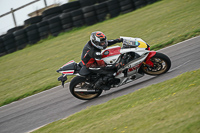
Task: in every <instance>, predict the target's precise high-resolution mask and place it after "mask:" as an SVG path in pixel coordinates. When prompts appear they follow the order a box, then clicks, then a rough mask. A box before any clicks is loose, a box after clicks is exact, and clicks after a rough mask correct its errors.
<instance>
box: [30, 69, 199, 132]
mask: <svg viewBox="0 0 200 133" xmlns="http://www.w3.org/2000/svg"><path fill="white" fill-rule="evenodd" d="M199 95H200V69H199V70H196V71H191V72H187V73H184V74H182V75H179V76H178V77H176V78H173V79H170V80H168V81H165V82H162V83H158V84H154V85H151V86H149V87H146V88H143V89H140V90H138V91H136V92H133V93H130V94H128V95H124V96H121V97H118V98H115V99H112V100H110V101H108V102H107V103H104V104H101V105H96V106H92V107H89V108H87V109H85V110H82V111H80V112H78V113H76V114H74V115H71V116H69V117H68V118H66V119H63V120H59V121H56V122H53V123H51V124H48V125H46V126H45V127H42V128H41V129H39V130H37V131H35V132H34V133H49V132H52V133H64V132H68V133H123V132H126V133H168V132H170V133H198V132H200V111H199V109H200V97H199Z"/></svg>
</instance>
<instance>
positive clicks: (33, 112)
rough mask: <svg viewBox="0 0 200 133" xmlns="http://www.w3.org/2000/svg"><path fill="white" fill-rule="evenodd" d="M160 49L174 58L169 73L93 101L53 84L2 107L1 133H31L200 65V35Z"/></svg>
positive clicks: (66, 85) (103, 95)
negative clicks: (48, 87) (47, 88)
mask: <svg viewBox="0 0 200 133" xmlns="http://www.w3.org/2000/svg"><path fill="white" fill-rule="evenodd" d="M159 52H162V53H164V54H166V55H168V56H169V57H170V59H171V61H172V66H171V69H170V70H169V72H167V73H166V74H164V75H160V76H156V77H154V76H149V75H145V76H144V77H142V78H140V79H138V80H136V81H134V82H131V83H129V84H126V85H123V86H121V87H118V88H112V89H111V90H110V91H106V92H103V93H102V95H101V96H100V97H99V98H96V99H94V100H90V101H83V100H78V99H76V98H74V97H73V96H72V95H71V94H70V92H69V89H68V83H66V84H65V88H62V87H61V86H58V87H54V88H52V89H50V90H47V91H44V92H41V93H39V94H36V95H33V96H30V97H28V98H25V99H23V100H20V101H17V102H14V103H11V104H8V105H5V106H3V107H1V108H0V133H23V132H30V131H33V130H34V129H37V128H39V127H41V126H44V125H46V124H48V123H51V122H53V121H56V120H59V119H63V118H66V117H68V116H69V115H72V114H74V113H75V112H79V111H80V110H83V109H85V108H87V107H89V106H92V105H98V104H101V103H105V102H107V101H109V100H111V99H113V98H116V97H119V96H122V95H125V94H128V93H131V92H134V91H136V90H138V89H141V88H144V87H146V86H149V85H151V84H156V83H159V82H162V81H165V80H168V79H171V78H173V77H176V76H177V75H180V74H181V73H184V72H187V71H191V70H196V69H198V68H200V58H199V57H200V36H198V37H195V38H192V39H189V40H186V41H184V42H181V43H178V44H176V45H173V46H170V47H167V48H164V49H162V50H159ZM55 74H56V73H55ZM58 76H60V75H59V74H58ZM188 78H189V77H188ZM55 80H57V79H55Z"/></svg>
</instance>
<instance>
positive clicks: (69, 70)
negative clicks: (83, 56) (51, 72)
mask: <svg viewBox="0 0 200 133" xmlns="http://www.w3.org/2000/svg"><path fill="white" fill-rule="evenodd" d="M79 70H80V66H79V65H78V64H77V63H76V62H75V61H73V60H72V61H69V62H67V63H66V64H65V65H63V66H62V67H61V68H60V69H58V70H57V71H56V72H58V73H62V76H60V77H58V81H61V82H62V85H63V87H64V83H65V81H66V80H67V75H73V74H75V73H77V72H79Z"/></svg>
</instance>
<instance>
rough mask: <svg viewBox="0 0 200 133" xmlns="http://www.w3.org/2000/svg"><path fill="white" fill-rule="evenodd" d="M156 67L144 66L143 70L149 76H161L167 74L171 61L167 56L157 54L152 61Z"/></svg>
mask: <svg viewBox="0 0 200 133" xmlns="http://www.w3.org/2000/svg"><path fill="white" fill-rule="evenodd" d="M150 60H151V61H152V62H153V63H154V66H153V67H151V66H147V65H142V66H141V67H142V70H143V71H144V73H146V74H148V75H160V74H163V73H166V72H167V71H168V70H169V69H170V67H171V60H170V59H169V57H168V56H166V55H165V54H162V53H159V52H156V54H155V55H154V56H153V57H151V59H150Z"/></svg>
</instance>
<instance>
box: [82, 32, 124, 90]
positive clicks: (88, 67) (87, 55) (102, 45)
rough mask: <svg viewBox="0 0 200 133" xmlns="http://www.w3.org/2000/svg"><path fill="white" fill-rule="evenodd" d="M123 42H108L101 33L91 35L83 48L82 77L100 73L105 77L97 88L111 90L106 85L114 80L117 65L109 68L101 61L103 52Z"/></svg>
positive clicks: (119, 40)
mask: <svg viewBox="0 0 200 133" xmlns="http://www.w3.org/2000/svg"><path fill="white" fill-rule="evenodd" d="M120 42H123V39H122V38H119V39H115V40H107V37H106V35H105V34H104V33H103V32H101V31H95V32H92V33H91V36H90V40H89V41H88V42H87V44H86V45H85V46H84V48H83V52H82V55H81V60H82V64H83V65H82V68H81V70H80V74H81V75H87V74H89V73H90V72H94V73H99V74H103V75H105V76H104V77H102V78H100V79H99V80H98V81H97V82H96V83H95V87H96V88H100V89H103V90H109V89H110V86H108V85H105V84H106V83H107V82H108V81H109V80H112V79H113V73H115V72H116V70H115V68H116V67H117V65H116V64H114V65H112V66H108V65H106V64H105V62H104V61H103V60H102V59H101V50H104V49H106V48H107V46H111V45H113V44H116V43H120Z"/></svg>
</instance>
